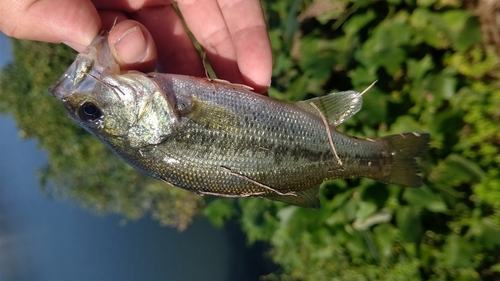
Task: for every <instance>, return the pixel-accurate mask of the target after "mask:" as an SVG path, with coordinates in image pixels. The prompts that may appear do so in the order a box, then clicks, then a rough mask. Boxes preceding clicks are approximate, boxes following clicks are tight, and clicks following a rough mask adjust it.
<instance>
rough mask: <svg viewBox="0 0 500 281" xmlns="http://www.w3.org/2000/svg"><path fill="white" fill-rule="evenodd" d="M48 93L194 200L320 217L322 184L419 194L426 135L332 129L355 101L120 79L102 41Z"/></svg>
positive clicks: (172, 79) (183, 80)
mask: <svg viewBox="0 0 500 281" xmlns="http://www.w3.org/2000/svg"><path fill="white" fill-rule="evenodd" d="M49 91H50V92H51V93H52V94H53V95H54V96H55V97H56V98H58V99H59V100H60V101H61V102H62V104H63V105H64V107H65V108H66V110H67V112H68V114H69V116H70V117H71V118H72V119H73V120H74V121H75V122H76V123H78V124H79V125H80V126H82V127H83V128H85V129H86V130H87V131H89V132H90V133H92V134H94V135H95V136H97V137H98V138H99V139H100V140H101V141H102V142H104V143H105V144H106V145H107V146H108V147H110V148H111V149H112V150H113V151H114V152H116V153H117V154H118V155H119V156H121V157H122V158H123V159H124V160H125V161H126V162H127V163H129V164H130V165H132V166H133V167H135V168H137V169H139V170H141V171H143V172H145V173H147V174H149V175H151V176H152V177H154V178H157V179H159V180H162V181H165V182H167V183H169V184H171V185H173V186H177V187H181V188H184V189H187V190H190V191H193V192H196V193H198V194H200V195H205V194H208V195H216V196H225V197H248V196H258V197H264V198H268V199H271V200H277V201H282V202H286V203H289V204H294V205H298V206H303V207H311V208H318V207H319V206H320V203H319V199H318V189H319V186H320V185H321V183H322V182H324V181H326V180H331V179H344V178H356V177H367V178H371V179H374V180H376V181H380V182H383V183H394V184H398V185H404V186H409V187H418V186H420V185H421V178H420V177H419V176H418V175H417V173H418V165H417V162H416V159H415V158H416V157H418V156H419V155H421V154H422V153H423V152H424V151H425V150H426V148H427V146H428V142H429V135H428V134H425V133H405V134H399V135H391V136H387V137H382V138H379V139H375V140H370V139H359V138H356V137H352V136H348V135H345V134H343V133H341V132H339V131H337V130H336V129H335V128H336V127H337V126H338V125H339V124H341V123H342V122H343V121H345V120H346V119H348V118H349V117H351V116H352V115H354V114H355V113H356V112H358V111H359V110H360V108H361V104H362V99H361V95H360V93H358V92H355V91H346V92H339V93H334V94H329V95H327V96H324V97H319V98H313V99H310V100H307V101H301V102H297V103H286V102H283V101H279V100H276V99H272V98H269V97H266V96H263V95H258V94H256V93H254V92H252V91H251V90H250V89H249V88H247V87H245V86H242V85H237V84H231V83H229V82H225V81H220V80H213V79H208V78H197V77H190V76H183V75H174V74H165V73H149V74H144V73H140V72H137V71H122V70H120V67H119V66H118V64H117V63H116V62H115V61H114V58H113V56H112V54H111V53H110V50H109V47H108V45H107V35H106V34H101V35H99V36H98V37H97V38H96V39H95V40H94V41H93V43H92V44H91V45H90V46H89V47H88V48H87V49H86V50H85V51H84V52H83V53H81V54H79V55H78V56H77V58H76V60H75V61H74V63H73V64H72V65H71V66H70V67H69V69H68V70H67V71H66V72H65V73H64V75H63V76H62V77H61V78H60V79H59V80H58V81H57V82H56V83H55V84H54V85H52V86H51V87H50V89H49Z"/></svg>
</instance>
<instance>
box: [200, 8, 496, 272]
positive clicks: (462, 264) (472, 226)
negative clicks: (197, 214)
mask: <svg viewBox="0 0 500 281" xmlns="http://www.w3.org/2000/svg"><path fill="white" fill-rule="evenodd" d="M265 11H266V13H267V17H268V21H269V24H270V26H269V28H270V31H269V33H270V37H271V42H272V43H273V44H272V45H273V51H274V58H275V67H274V73H273V75H274V78H275V81H274V82H275V83H274V84H273V87H272V88H271V89H270V90H269V93H270V94H271V95H272V96H274V97H278V98H281V99H286V100H289V101H296V100H301V99H305V98H309V97H312V96H316V95H324V94H326V93H328V92H332V91H333V92H335V91H340V90H349V89H355V90H358V91H361V90H363V89H364V88H365V87H366V86H368V85H369V84H370V83H372V82H373V81H375V80H378V82H377V84H376V85H375V87H374V89H372V90H370V91H369V92H368V93H367V94H366V95H365V96H364V97H363V99H364V106H363V109H362V110H361V111H360V112H359V113H358V114H357V115H356V116H354V117H353V118H352V119H350V120H349V121H348V122H346V124H345V125H343V126H342V127H341V128H340V130H341V131H344V132H346V133H348V134H351V135H356V136H360V137H371V138H373V137H377V136H383V135H387V134H393V133H401V132H408V131H426V132H429V133H430V134H431V139H432V140H431V144H430V145H431V149H430V151H429V152H428V153H427V154H426V155H425V156H424V157H422V159H421V161H420V162H421V166H422V168H423V176H424V185H423V186H422V188H419V189H408V188H402V187H399V186H395V185H384V184H379V183H376V182H374V181H372V180H367V179H356V180H336V181H331V182H326V183H324V184H323V187H322V189H321V194H320V197H321V201H322V205H323V208H322V209H321V210H320V211H315V210H307V209H301V208H298V207H294V206H286V205H284V204H280V203H274V202H268V201H265V200H259V199H240V200H238V204H239V206H240V208H239V209H238V210H239V211H238V212H236V211H232V212H228V211H227V206H228V205H230V204H231V201H230V200H227V199H219V200H216V201H214V202H212V203H211V204H210V205H209V206H207V208H206V209H205V214H207V215H208V217H209V218H211V219H212V220H216V221H217V220H218V221H217V223H218V224H221V223H222V222H221V221H223V220H224V219H228V218H230V217H232V216H235V217H237V218H239V219H240V220H241V225H242V228H243V229H244V231H245V232H246V233H247V235H248V239H249V242H250V243H252V242H254V241H257V240H263V241H269V242H270V243H271V245H272V250H271V255H272V257H273V259H274V261H275V262H276V263H278V264H280V265H281V266H282V270H281V271H280V272H277V273H275V274H273V275H270V276H268V277H267V278H266V279H269V280H276V279H281V280H422V279H424V280H481V279H484V280H498V279H500V274H499V273H500V174H499V172H500V169H499V168H500V167H499V164H500V156H499V155H500V153H499V152H500V151H499V149H500V130H499V129H498V128H499V125H498V124H500V122H499V121H500V87H499V85H500V83H499V82H498V79H497V78H498V76H499V75H498V73H499V72H498V70H499V57H498V54H497V53H496V52H495V47H494V46H490V45H488V44H486V43H485V40H483V36H482V33H481V29H480V24H479V20H478V18H477V17H476V16H474V15H473V13H472V12H471V11H469V10H466V9H465V7H464V6H463V5H462V3H461V2H460V1H437V0H435V1H432V0H428V1H398V0H392V1H370V0H357V1H354V0H353V1H334V0H332V1H326V0H317V1H291V2H289V1H285V0H282V1H273V2H271V1H269V3H266V9H265ZM219 210H220V215H219V213H218V212H219Z"/></svg>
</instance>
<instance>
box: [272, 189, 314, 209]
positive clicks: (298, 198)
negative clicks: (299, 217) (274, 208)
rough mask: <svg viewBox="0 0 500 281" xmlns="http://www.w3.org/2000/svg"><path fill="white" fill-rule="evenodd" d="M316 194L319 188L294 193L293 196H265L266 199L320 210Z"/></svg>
mask: <svg viewBox="0 0 500 281" xmlns="http://www.w3.org/2000/svg"><path fill="white" fill-rule="evenodd" d="M318 192H319V186H317V187H313V188H308V189H303V190H300V191H296V192H295V195H278V194H273V195H268V196H266V198H267V199H271V200H275V201H280V202H283V203H287V204H290V205H295V206H299V207H305V208H312V209H319V208H321V204H320V202H319V198H318Z"/></svg>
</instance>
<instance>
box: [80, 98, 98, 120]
mask: <svg viewBox="0 0 500 281" xmlns="http://www.w3.org/2000/svg"><path fill="white" fill-rule="evenodd" d="M78 116H79V117H80V119H82V120H83V121H86V122H94V121H96V120H97V119H99V118H101V117H102V112H101V110H100V109H99V107H97V105H95V104H94V103H92V102H84V103H83V104H82V105H80V108H78Z"/></svg>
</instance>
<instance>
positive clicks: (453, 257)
mask: <svg viewBox="0 0 500 281" xmlns="http://www.w3.org/2000/svg"><path fill="white" fill-rule="evenodd" d="M477 250H479V249H478V248H477V246H476V245H474V244H473V243H472V242H470V241H468V240H467V239H466V238H463V237H461V236H458V235H455V234H451V235H450V236H449V237H448V239H447V240H446V244H445V245H444V254H445V259H446V262H447V263H448V264H450V265H451V266H454V267H457V268H462V267H465V268H467V267H470V266H471V265H472V260H473V257H474V255H475V254H476V252H477Z"/></svg>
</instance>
